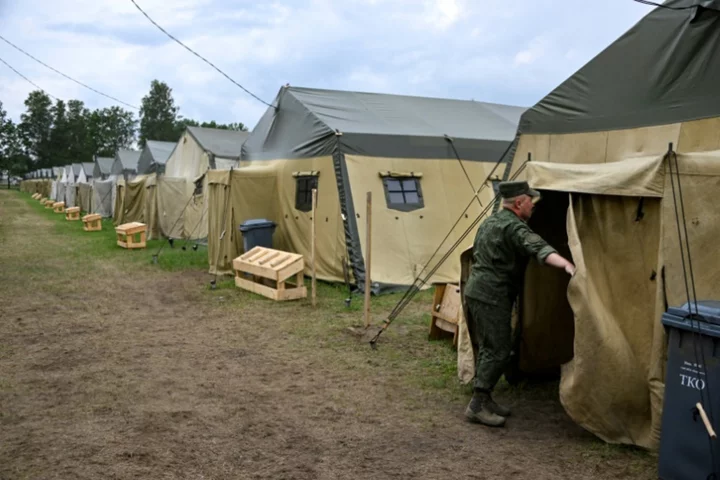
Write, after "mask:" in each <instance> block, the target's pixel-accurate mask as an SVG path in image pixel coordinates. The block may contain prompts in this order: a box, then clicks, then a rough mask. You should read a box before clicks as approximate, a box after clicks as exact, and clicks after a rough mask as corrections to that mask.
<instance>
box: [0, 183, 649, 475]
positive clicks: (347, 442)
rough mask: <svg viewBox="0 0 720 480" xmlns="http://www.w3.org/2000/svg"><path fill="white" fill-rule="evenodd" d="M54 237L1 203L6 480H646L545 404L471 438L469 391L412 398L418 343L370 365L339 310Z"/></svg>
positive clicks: (5, 197)
mask: <svg viewBox="0 0 720 480" xmlns="http://www.w3.org/2000/svg"><path fill="white" fill-rule="evenodd" d="M54 223H55V221H54V219H52V218H46V217H44V216H42V215H40V214H39V213H38V212H34V211H32V210H31V208H30V207H29V205H28V204H27V202H26V201H25V200H24V199H23V198H21V197H20V195H18V194H16V193H9V192H6V191H0V270H1V273H0V478H2V479H21V478H28V479H30V478H32V479H38V478H43V479H45V478H63V479H68V478H87V479H97V478H111V479H115V478H117V479H120V478H122V479H125V478H153V479H165V478H167V479H170V478H172V479H175V478H188V479H190V478H192V479H209V478H213V479H221V478H222V479H224V478H228V479H230V478H233V479H234V478H253V479H255V478H257V479H260V478H268V479H270V478H272V479H285V478H287V479H291V478H292V479H334V478H367V479H371V478H372V479H384V478H473V479H496V478H519V479H545V478H547V479H573V480H577V479H607V478H614V479H651V478H656V475H655V460H654V459H653V458H652V457H651V456H649V455H645V454H639V453H637V452H635V451H631V450H628V449H621V448H614V447H608V446H606V445H604V444H602V443H600V442H599V441H597V440H596V439H594V437H592V436H591V435H589V434H587V433H586V432H584V431H583V430H581V429H580V428H579V427H577V426H576V425H574V424H573V423H572V421H571V420H570V419H568V418H567V416H566V415H565V414H564V412H563V410H562V408H561V407H560V405H559V403H558V402H557V399H556V398H555V397H554V395H552V394H550V395H548V394H547V389H545V390H542V391H535V390H528V391H525V392H507V393H506V400H508V401H509V402H510V404H511V405H513V406H514V408H515V411H516V415H515V416H514V417H512V419H511V421H510V422H509V425H508V427H507V428H505V429H501V430H490V429H485V428H483V427H479V426H476V425H470V424H467V423H465V422H464V420H463V416H462V412H463V409H464V406H465V403H466V401H467V397H466V396H464V395H462V394H458V392H461V390H459V389H457V388H454V393H453V392H449V391H448V390H447V389H434V390H433V389H426V388H421V387H418V386H416V384H415V383H413V382H411V381H407V377H409V376H411V375H412V371H411V369H412V368H414V365H418V364H420V363H417V362H432V358H429V359H428V357H427V356H428V355H429V353H428V352H430V353H432V351H431V350H428V349H429V348H431V347H427V346H426V345H427V342H426V341H425V339H424V337H418V338H415V336H414V335H411V334H408V335H407V337H408V340H407V344H402V343H400V344H387V345H385V346H384V347H383V348H384V349H385V353H383V355H385V357H383V361H382V362H380V361H379V360H378V359H377V357H376V356H373V353H372V352H370V350H369V349H368V348H367V347H366V346H354V342H355V340H353V339H350V338H348V336H347V335H345V334H344V333H343V329H341V328H334V327H333V328H324V325H325V324H324V323H323V322H331V321H332V322H335V323H332V325H337V321H338V318H337V317H338V316H341V314H338V313H337V312H335V311H333V310H332V309H329V310H327V309H326V310H323V311H319V312H313V311H312V310H310V309H309V308H307V307H298V306H297V305H288V304H285V305H276V304H274V303H273V302H269V301H263V300H259V299H257V298H254V297H251V296H249V295H247V294H243V293H242V292H239V291H236V290H234V289H233V290H226V291H224V292H222V291H220V292H217V291H216V292H209V291H207V289H206V288H204V286H203V285H204V284H205V283H206V282H205V276H204V274H203V273H202V272H183V273H168V272H163V271H160V270H158V269H153V268H151V267H150V266H140V267H138V266H136V265H135V266H132V267H131V266H130V265H129V264H127V263H126V262H123V261H122V255H119V256H117V257H113V258H112V259H110V260H107V259H103V260H98V259H95V258H93V257H91V256H84V255H83V254H82V252H78V251H77V247H76V246H74V245H73V244H72V242H67V238H66V237H63V236H62V235H61V234H59V233H58V232H57V231H56V228H54ZM123 253H125V252H123ZM133 268H134V269H136V270H138V271H139V275H136V276H131V275H129V273H130V270H131V269H133ZM328 324H330V323H328ZM423 331H424V327H423ZM411 337H412V338H411ZM393 348H398V349H402V350H398V351H397V353H394V352H392V350H391V349H393ZM432 348H436V347H432ZM392 355H396V356H392ZM388 359H390V360H388Z"/></svg>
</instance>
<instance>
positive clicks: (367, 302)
mask: <svg viewBox="0 0 720 480" xmlns="http://www.w3.org/2000/svg"><path fill="white" fill-rule="evenodd" d="M366 222H367V227H366V237H365V328H368V327H369V326H370V286H371V285H372V280H371V278H372V277H371V276H370V261H371V257H372V255H371V251H372V245H371V241H372V192H367V219H366Z"/></svg>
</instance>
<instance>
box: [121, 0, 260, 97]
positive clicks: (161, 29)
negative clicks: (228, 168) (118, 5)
mask: <svg viewBox="0 0 720 480" xmlns="http://www.w3.org/2000/svg"><path fill="white" fill-rule="evenodd" d="M130 1H131V2H132V3H133V5H135V7H136V8H137V9H138V10H140V13H142V14H143V15H145V18H147V19H148V20H149V21H150V23H152V24H153V25H155V26H156V27H157V28H158V29H159V30H160V31H161V32H163V33H164V34H165V35H167V36H168V37H170V38H171V39H173V40H175V41H176V42H177V43H178V44H179V45H180V46H182V47H183V48H185V49H186V50H187V51H188V52H190V53H192V54H193V55H195V56H196V57H198V58H199V59H200V60H202V61H203V62H205V63H207V64H208V65H210V66H211V67H213V68H214V69H215V70H217V71H218V72H220V74H221V75H223V76H224V77H225V78H227V79H228V80H230V81H231V82H232V83H234V84H235V85H236V86H238V87H240V88H241V89H242V90H243V91H245V93H247V94H248V95H250V96H251V97H253V98H254V99H255V100H257V101H258V102H261V103H264V104H265V105H267V106H268V107H272V105H270V104H269V103H267V102H266V101H265V100H263V99H262V98H260V97H258V96H257V95H255V94H254V93H252V92H251V91H250V90H248V89H247V88H245V87H243V86H242V85H240V84H239V83H238V82H236V81H235V80H233V79H232V78H230V77H229V76H228V74H226V73H225V72H223V71H222V70H220V69H219V68H218V67H216V66H215V65H213V64H212V62H210V61H209V60H207V59H206V58H205V57H203V56H202V55H200V54H199V53H197V52H196V51H195V50H193V49H192V48H190V47H188V46H187V45H185V44H184V43H182V42H181V41H180V40H178V39H177V38H175V37H173V36H172V35H170V34H169V33H168V32H167V30H165V29H164V28H162V27H161V26H160V25H158V24H157V23H156V22H155V20H153V19H152V18H150V15H148V14H147V13H145V11H144V10H143V9H142V8H140V5H138V4H137V3H136V2H135V0H130Z"/></svg>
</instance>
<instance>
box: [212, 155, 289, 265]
mask: <svg viewBox="0 0 720 480" xmlns="http://www.w3.org/2000/svg"><path fill="white" fill-rule="evenodd" d="M208 177H209V178H208V180H209V189H208V202H209V204H210V205H209V212H208V214H209V222H208V223H209V235H208V260H209V264H210V273H211V274H215V273H218V274H226V273H232V260H233V259H234V258H236V257H237V256H239V255H240V254H241V253H242V252H243V248H242V245H243V239H242V233H241V232H240V231H239V230H238V226H239V225H240V224H242V223H243V222H245V221H246V220H251V219H256V218H265V219H268V220H271V221H273V222H275V223H276V224H277V225H278V229H276V233H275V235H274V238H273V240H275V245H274V246H275V247H276V248H282V246H281V245H279V244H278V243H279V242H278V238H279V237H280V236H281V235H279V232H278V230H280V229H281V225H282V221H281V218H282V215H281V213H280V209H279V202H278V197H279V192H278V175H277V170H276V169H275V168H274V167H267V166H266V167H247V168H241V169H238V170H233V172H232V177H231V176H230V171H228V170H221V171H218V170H213V171H211V172H209V174H208ZM223 214H224V216H223ZM223 230H225V235H224V236H223V237H222V239H221V238H220V237H221V234H222V232H223Z"/></svg>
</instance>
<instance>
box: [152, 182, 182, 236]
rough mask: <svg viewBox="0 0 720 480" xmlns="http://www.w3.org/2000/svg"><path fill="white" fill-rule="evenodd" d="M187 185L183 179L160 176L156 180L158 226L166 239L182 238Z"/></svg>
mask: <svg viewBox="0 0 720 480" xmlns="http://www.w3.org/2000/svg"><path fill="white" fill-rule="evenodd" d="M187 183H188V181H187V180H186V179H184V178H169V177H167V176H164V175H163V176H160V177H158V179H157V187H156V188H157V205H158V225H159V227H160V233H162V235H163V236H165V237H167V238H183V231H184V226H185V223H184V219H183V209H184V208H185V205H186V204H187V203H188V200H189V198H188V197H187V193H186V192H187Z"/></svg>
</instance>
